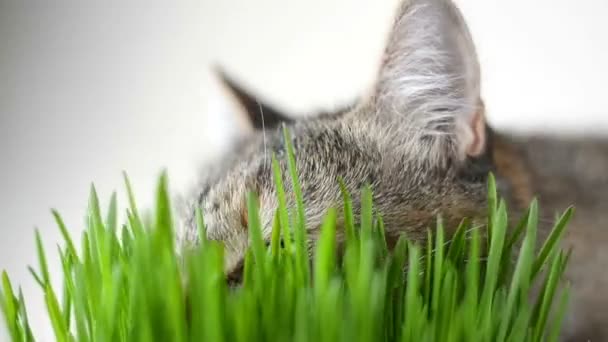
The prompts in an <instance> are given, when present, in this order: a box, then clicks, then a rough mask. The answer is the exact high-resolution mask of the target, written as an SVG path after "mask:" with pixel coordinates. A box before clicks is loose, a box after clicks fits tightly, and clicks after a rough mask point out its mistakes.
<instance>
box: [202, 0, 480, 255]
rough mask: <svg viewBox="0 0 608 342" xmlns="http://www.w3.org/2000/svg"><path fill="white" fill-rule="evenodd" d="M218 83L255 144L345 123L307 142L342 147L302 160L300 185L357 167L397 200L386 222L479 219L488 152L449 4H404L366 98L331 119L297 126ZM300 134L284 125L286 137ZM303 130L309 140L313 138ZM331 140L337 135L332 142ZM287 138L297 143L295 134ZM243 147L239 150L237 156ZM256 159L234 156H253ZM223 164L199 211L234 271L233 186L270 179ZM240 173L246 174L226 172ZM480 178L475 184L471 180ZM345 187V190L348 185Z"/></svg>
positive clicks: (467, 55)
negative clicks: (440, 216)
mask: <svg viewBox="0 0 608 342" xmlns="http://www.w3.org/2000/svg"><path fill="white" fill-rule="evenodd" d="M218 75H219V77H220V79H221V80H223V83H224V85H225V87H226V89H228V90H229V93H230V94H231V97H232V98H233V99H234V100H235V101H233V102H234V103H235V104H237V107H238V108H240V109H241V110H240V112H241V113H244V115H243V117H245V118H247V120H246V121H247V122H249V124H250V127H252V128H253V129H252V132H253V133H252V135H253V136H254V137H256V136H257V137H261V136H262V133H261V132H262V130H270V129H273V128H277V126H278V125H280V124H281V123H283V122H286V123H292V124H293V123H294V121H298V120H318V118H319V115H320V116H323V117H324V120H330V121H332V120H337V121H340V122H342V123H345V124H344V125H342V126H341V127H342V128H336V129H335V130H334V129H333V128H330V129H329V131H326V132H327V133H328V134H324V135H323V134H319V136H318V137H315V139H317V138H318V139H321V138H323V136H326V137H327V136H331V134H334V136H331V139H334V138H340V139H337V140H339V141H341V144H342V145H349V144H350V145H349V147H344V146H341V147H340V146H336V144H337V143H336V144H334V145H331V144H330V143H328V144H326V145H319V146H318V147H316V149H315V150H314V151H309V153H308V155H307V156H305V158H307V159H306V160H303V161H304V163H303V164H305V165H309V166H310V169H300V170H299V171H300V172H304V173H306V172H308V174H307V175H303V176H302V177H300V178H301V179H304V178H305V181H306V184H314V185H315V186H316V187H317V188H318V189H333V188H332V187H331V186H326V185H327V184H331V185H335V183H336V179H335V177H336V176H343V175H338V174H337V173H339V171H336V170H339V169H340V167H339V166H336V167H335V170H334V169H333V168H332V169H331V170H329V168H327V170H324V173H323V172H315V169H316V168H317V165H318V164H325V165H327V164H330V163H331V162H332V161H335V160H337V159H341V160H346V161H350V162H351V164H352V163H355V162H357V163H359V165H357V166H356V168H357V169H358V170H355V171H360V173H361V174H366V175H368V176H369V175H373V174H374V173H376V174H381V175H382V177H385V178H383V179H386V182H385V183H386V184H381V185H383V186H384V187H385V189H384V190H386V191H391V193H390V194H389V196H388V197H390V198H398V201H401V202H400V203H398V204H400V205H401V207H395V208H392V209H391V208H389V209H391V210H392V211H393V212H392V213H383V214H386V216H388V215H393V217H394V218H396V219H395V221H397V220H401V222H402V223H407V224H410V223H412V222H413V220H414V219H416V220H418V221H420V222H418V223H419V224H423V223H428V222H430V221H431V220H432V219H435V218H436V215H437V213H438V212H440V210H443V209H445V210H447V211H448V212H447V213H446V214H447V216H448V217H450V218H456V217H459V215H461V214H463V215H466V214H471V213H472V212H475V213H476V212H477V211H482V206H483V203H485V194H486V193H485V178H484V177H485V176H486V175H487V172H486V171H487V169H486V168H485V166H483V167H480V169H481V171H480V170H478V169H476V168H479V166H480V165H486V164H487V162H486V160H487V159H488V151H489V150H490V149H489V148H488V140H489V139H488V132H487V131H488V130H487V127H486V123H485V119H484V107H483V104H482V101H481V96H480V71H479V64H478V60H477V55H476V52H475V47H474V45H473V41H472V39H471V35H470V33H469V30H468V28H467V26H466V24H465V21H464V18H463V16H462V15H461V13H460V12H459V10H458V9H457V8H456V6H455V5H454V4H453V3H452V2H451V1H449V0H409V1H404V2H403V3H401V4H400V6H399V8H398V11H397V15H396V18H395V21H394V24H393V26H392V31H391V33H390V35H389V37H388V40H387V44H386V48H385V51H384V55H383V58H382V61H381V63H380V67H379V71H378V75H377V80H376V82H375V84H374V85H373V87H371V90H370V91H369V92H368V93H367V94H364V95H363V96H361V97H360V98H359V99H358V100H357V101H354V103H353V104H352V105H349V106H345V107H344V109H342V110H339V111H335V112H331V113H322V114H319V115H317V116H314V115H311V116H306V117H300V118H297V117H295V116H291V115H288V114H285V113H283V112H281V111H280V110H278V109H277V108H276V107H273V106H271V105H268V104H266V103H264V102H263V101H260V100H259V99H257V98H256V97H255V96H254V95H251V94H249V93H248V92H247V91H246V90H244V89H243V88H242V87H240V86H239V85H238V84H237V82H235V81H234V80H233V79H232V78H231V77H229V76H228V75H227V74H226V73H224V72H222V71H221V70H219V72H218ZM301 126H302V125H298V124H295V125H293V127H295V128H297V127H301ZM304 126H305V128H304V129H305V130H308V132H309V133H310V131H311V129H314V127H313V128H310V127H307V126H306V125H304ZM320 126H321V128H320V129H321V130H323V129H327V125H320ZM338 126H339V125H338ZM345 126H348V128H344V127H345ZM323 127H325V128H323ZM349 130H350V131H349ZM365 130H370V133H369V134H370V135H368V136H367V137H370V139H369V140H372V141H373V142H372V143H370V144H369V146H364V145H365V142H358V141H356V137H364V138H366V135H365V134H359V133H357V134H351V133H352V132H355V131H358V132H362V131H365ZM372 133H373V134H372ZM340 134H344V135H345V136H339V137H336V136H335V135H340ZM294 135H295V139H296V140H297V139H298V136H297V132H294ZM350 135H352V136H355V138H352V137H350ZM276 136H277V135H276V134H275V135H269V139H271V140H270V141H268V145H269V148H271V149H272V148H274V147H273V146H274V145H273V144H275V145H277V146H279V149H280V148H281V147H280V145H281V144H282V143H281V142H280V141H278V140H280V139H275V140H277V141H273V140H272V139H273V137H276ZM279 136H280V135H279ZM302 139H304V140H306V139H308V140H309V141H310V140H311V139H312V138H311V136H305V137H302ZM348 139H350V140H348ZM334 140H336V139H334ZM332 141H333V140H332ZM345 141H348V143H345ZM333 142H334V143H335V141H333ZM301 143H303V144H306V143H305V142H301ZM309 145H310V144H309ZM357 145H359V146H357ZM248 147H249V146H247V145H244V146H241V148H243V149H244V150H247V148H248ZM264 147H266V146H264ZM349 148H350V149H351V150H352V151H350V150H348V149H349ZM357 148H359V149H360V153H359V152H358V151H357ZM367 148H369V150H366V149H367ZM391 149H396V150H399V151H400V154H398V155H399V156H403V158H401V159H400V160H395V161H394V162H393V163H392V164H391V161H386V160H384V157H383V155H382V153H383V152H382V151H385V152H387V151H388V152H390V151H391ZM353 151H354V152H353ZM241 152H242V151H241ZM257 152H259V151H257ZM257 152H253V153H249V154H247V153H240V154H237V156H242V157H243V158H248V157H251V156H259V155H260V153H257ZM262 152H264V151H262ZM256 153H257V154H256ZM297 153H298V151H297V150H296V154H297ZM353 153H354V154H353ZM393 155H394V154H393ZM373 158H376V159H377V160H374V159H373ZM354 159H357V161H354ZM480 161H481V162H480ZM389 164H390V165H389ZM232 165H233V166H234V165H236V166H238V167H233V170H232V171H233V172H231V173H230V174H226V175H224V176H223V178H222V179H221V184H220V185H217V186H215V187H214V186H213V185H209V184H207V186H205V187H204V188H203V189H204V191H202V195H201V197H200V198H202V199H201V201H200V203H199V204H201V205H202V206H203V207H204V208H206V209H207V210H208V211H209V217H210V220H209V222H212V225H213V227H212V229H211V230H210V233H211V235H213V238H216V239H221V240H225V241H226V240H229V241H227V245H228V246H229V247H230V248H229V249H230V251H231V252H229V253H228V254H230V258H231V260H232V261H231V263H230V264H231V265H233V266H234V265H238V260H242V255H237V254H238V253H240V252H242V251H244V250H245V248H246V246H247V244H248V235H247V222H246V221H247V220H246V218H247V213H246V206H245V205H244V202H243V199H242V197H243V195H244V190H243V189H242V188H243V187H244V185H243V183H244V182H243V181H242V179H240V178H239V177H241V178H243V177H244V175H247V177H250V178H253V180H252V181H251V183H253V184H254V186H257V187H261V188H264V187H269V186H271V185H269V184H272V173H271V171H269V169H268V168H266V169H264V168H262V167H261V166H260V165H262V163H261V162H258V163H257V164H255V163H253V162H250V160H245V161H240V162H239V161H237V162H234V163H233V164H232ZM332 165H333V164H332ZM300 166H301V165H300ZM243 168H248V169H247V170H248V171H238V172H236V171H235V170H236V169H239V170H244V169H243ZM379 168H380V169H379ZM316 170H317V171H318V169H316ZM328 170H329V171H328ZM332 170H333V171H332ZM387 170H388V171H387ZM249 171H251V172H249ZM325 171H326V172H325ZM334 171H335V172H334ZM347 171H348V170H347ZM347 171H345V172H347ZM460 173H462V174H463V175H462V176H461V175H460ZM471 174H472V175H473V177H470V175H471ZM481 174H484V176H483V177H480V176H479V175H481ZM446 175H447V176H446ZM368 176H360V175H351V177H350V179H351V180H352V181H353V184H355V183H357V182H359V181H361V178H364V177H368ZM322 177H325V178H332V179H321V178H322ZM344 178H345V179H347V181H348V177H344ZM269 180H270V181H269ZM395 182H398V183H395ZM351 187H353V188H354V187H355V185H352V186H351ZM318 189H317V190H318ZM254 190H255V189H254ZM333 190H335V189H333ZM333 190H331V191H333ZM374 191H375V190H374ZM395 191H399V193H395ZM304 192H307V189H304ZM326 192H330V190H328V191H325V190H318V191H317V192H316V193H315V195H314V197H315V201H316V202H315V203H311V205H312V206H314V205H315V204H317V205H316V209H318V210H319V211H320V210H321V209H323V208H320V207H321V206H322V205H325V204H327V203H328V202H330V201H331V199H328V198H329V196H331V195H329V194H327V193H326ZM308 193H310V192H308ZM235 194H238V196H236V195H235ZM320 199H323V200H320ZM263 200H264V201H261V202H262V203H261V204H262V208H263V209H264V208H266V209H267V210H270V209H268V208H271V207H273V203H274V202H272V203H270V202H271V201H273V199H270V198H264V199H263ZM305 200H306V198H305ZM319 203H321V204H319ZM274 204H276V203H274ZM408 208H409V209H408ZM316 209H315V210H316ZM410 209H411V210H410ZM307 210H308V209H307ZM408 210H409V211H408ZM484 212H485V211H484ZM307 215H308V213H307ZM267 216H268V215H267ZM313 216H315V217H317V216H318V215H317V214H316V213H315V214H314V215H313ZM386 216H385V217H386ZM459 218H460V219H461V218H462V216H460V217H459ZM423 221H424V222H423ZM267 223H268V222H263V224H267ZM265 233H268V232H267V231H266V232H265ZM267 235H268V234H267ZM422 235H424V236H426V234H422ZM233 254H234V255H233ZM241 254H242V253H241Z"/></svg>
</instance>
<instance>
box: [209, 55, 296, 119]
mask: <svg viewBox="0 0 608 342" xmlns="http://www.w3.org/2000/svg"><path fill="white" fill-rule="evenodd" d="M212 70H213V73H214V75H215V78H216V80H217V81H218V82H219V84H220V85H221V88H222V90H223V92H224V94H226V95H227V98H228V100H229V102H230V107H231V110H230V111H231V112H234V113H236V115H237V116H239V119H244V121H245V122H246V125H247V126H248V127H249V128H251V129H253V130H262V129H273V128H276V127H278V126H279V125H281V123H284V122H285V123H288V122H291V121H293V119H292V118H291V117H290V116H288V115H286V114H284V113H283V112H281V111H279V110H277V109H276V108H274V107H273V106H272V105H270V104H268V103H266V102H264V101H262V100H260V99H259V98H258V97H257V96H255V95H253V94H252V93H250V92H249V91H248V90H246V89H245V88H243V87H242V86H241V85H239V82H237V81H236V80H235V79H234V78H233V77H231V76H230V75H228V73H227V72H226V71H225V70H224V69H223V68H221V67H219V66H214V67H213V69H212Z"/></svg>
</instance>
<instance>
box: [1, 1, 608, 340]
mask: <svg viewBox="0 0 608 342" xmlns="http://www.w3.org/2000/svg"><path fill="white" fill-rule="evenodd" d="M98 3H99V4H93V3H92V2H80V1H70V2H67V1H55V2H52V3H51V2H42V1H40V2H31V1H18V0H14V1H9V0H0V224H1V228H0V232H1V235H0V236H1V237H0V268H1V269H6V270H8V271H9V273H10V275H11V276H12V278H13V281H14V282H15V283H18V284H22V286H23V289H24V292H25V295H26V297H28V298H31V300H30V306H29V308H28V309H29V312H30V314H31V315H32V316H33V318H34V324H33V325H34V328H35V330H36V332H37V333H38V335H39V337H41V341H51V340H53V338H52V337H51V336H52V335H51V334H50V333H51V330H50V328H49V324H48V321H47V320H46V318H45V312H44V309H43V305H42V301H41V300H42V297H41V295H40V291H39V289H37V288H36V286H35V285H34V282H33V281H32V279H31V277H30V276H29V274H28V273H27V271H26V265H27V264H35V262H36V259H35V249H34V238H33V227H34V226H37V227H39V228H40V230H41V231H42V234H43V236H44V240H45V243H46V247H47V250H50V251H54V250H55V248H54V246H55V243H56V242H58V241H59V239H60V236H59V234H58V231H57V229H56V227H55V225H54V223H53V222H52V220H51V215H50V213H49V208H51V207H54V208H57V209H59V210H60V211H61V212H62V213H63V215H64V218H65V221H66V222H67V224H68V226H69V227H70V229H71V230H72V231H74V232H78V231H79V230H80V229H81V228H82V223H83V215H84V212H85V206H86V200H87V194H88V191H89V185H90V182H95V184H96V185H97V188H98V190H99V193H100V196H101V198H102V200H104V203H107V199H108V198H109V195H110V193H111V191H112V190H114V189H116V190H120V191H122V190H123V188H122V182H121V171H122V170H126V171H128V173H129V175H130V177H131V179H132V181H133V183H134V185H135V187H136V190H137V194H138V197H139V198H140V202H141V204H142V205H143V206H146V205H149V204H150V200H151V195H152V190H153V186H154V184H155V181H156V177H157V175H158V173H159V171H160V170H161V168H163V167H167V168H168V170H169V174H170V177H171V183H172V185H173V186H174V189H175V190H180V189H182V188H183V187H184V186H185V185H187V184H188V182H189V181H190V180H191V179H192V178H193V177H194V175H195V171H196V166H197V165H198V163H199V162H200V161H202V160H204V159H205V158H206V156H209V155H212V154H217V153H220V152H218V151H220V150H219V148H220V147H221V146H222V145H223V143H224V142H225V141H227V139H229V136H230V135H229V133H230V132H234V128H233V126H231V125H230V124H229V123H228V122H227V121H222V118H221V117H219V116H218V115H215V116H214V115H213V113H212V112H207V111H206V108H208V105H210V104H211V103H212V101H214V100H215V99H214V98H212V97H211V95H210V94H212V92H211V89H210V84H211V83H210V78H209V74H208V69H207V68H208V66H209V65H210V64H211V63H212V62H219V63H221V64H222V65H224V66H225V67H226V68H228V69H229V70H230V71H231V72H232V73H233V74H234V75H236V76H238V77H239V78H240V79H242V80H243V81H244V83H245V84H247V85H248V86H250V87H252V88H254V89H256V90H257V92H258V93H259V94H260V95H263V96H265V97H267V98H269V99H270V100H273V101H274V102H276V103H277V104H279V105H282V106H283V107H284V108H286V109H289V110H293V111H295V112H298V113H300V112H305V111H307V110H310V109H315V108H320V107H332V106H334V105H339V104H340V103H342V102H343V101H347V100H349V99H350V98H351V97H353V96H355V95H357V94H358V92H359V91H361V90H363V89H364V88H365V87H367V86H368V85H369V83H370V82H371V81H372V78H373V76H374V72H375V68H376V66H377V64H378V59H379V57H380V52H381V49H382V47H383V44H384V40H385V35H386V33H387V31H388V28H389V26H390V21H391V19H392V16H393V10H394V9H395V5H396V4H397V0H390V1H376V0H373V1H372V0H358V1H354V0H306V1H303V0H301V1H295V0H294V1H281V0H255V1H251V0H222V1H198V2H196V1H192V2H185V1H183V2H164V3H162V4H160V3H152V2H147V3H145V5H144V3H143V2H142V3H140V4H138V5H135V4H133V3H132V2H129V4H127V3H125V2H119V1H114V2H113V3H111V2H104V4H103V5H102V4H101V2H98ZM458 3H459V4H460V5H461V8H462V10H463V12H464V15H465V17H466V18H467V19H468V21H469V25H470V26H471V30H472V31H473V36H474V39H475V40H476V42H477V46H478V53H479V55H480V59H481V64H482V70H483V87H484V90H483V91H484V95H485V100H486V104H487V107H488V111H489V113H488V115H489V120H490V121H491V122H492V123H494V124H495V125H496V126H498V127H503V128H513V129H518V130H554V131H563V132H582V131H584V130H588V129H591V130H594V131H596V132H599V133H602V132H605V131H606V129H607V128H608V116H607V115H605V112H606V110H605V109H606V108H608V96H607V95H606V94H604V93H605V89H606V87H605V82H606V80H607V79H608V39H607V38H606V36H605V32H608V22H607V21H605V20H603V19H604V18H606V16H608V3H606V2H605V1H603V0H580V1H576V2H574V1H567V0H553V1H550V0H535V1H529V0H510V1H500V0H483V1H482V0H460V1H459V2H458ZM121 195H122V192H121ZM120 199H123V200H122V201H121V204H123V205H124V203H125V201H124V197H122V196H121V197H120ZM53 257H54V254H53ZM57 269H58V268H57V265H53V270H57ZM55 279H58V277H55ZM1 329H3V328H0V340H1V339H3V337H4V336H3V335H2V333H3V331H2V330H1Z"/></svg>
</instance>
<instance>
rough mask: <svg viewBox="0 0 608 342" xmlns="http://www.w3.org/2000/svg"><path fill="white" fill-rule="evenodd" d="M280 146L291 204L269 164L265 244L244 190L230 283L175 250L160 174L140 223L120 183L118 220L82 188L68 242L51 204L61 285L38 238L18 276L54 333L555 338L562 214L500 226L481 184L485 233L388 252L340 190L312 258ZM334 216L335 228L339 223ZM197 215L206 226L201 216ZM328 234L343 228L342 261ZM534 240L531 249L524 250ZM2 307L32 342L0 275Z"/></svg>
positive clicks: (208, 263) (100, 336) (20, 337)
mask: <svg viewBox="0 0 608 342" xmlns="http://www.w3.org/2000/svg"><path fill="white" fill-rule="evenodd" d="M286 134H287V133H286ZM286 141H290V140H289V139H286ZM288 151H289V154H288V156H289V157H290V158H289V163H288V172H289V173H290V174H291V176H292V180H293V182H294V184H293V185H294V186H293V187H292V188H293V189H294V190H295V191H294V194H291V195H293V196H295V201H288V195H290V194H286V193H285V192H284V191H283V189H284V186H283V184H282V183H281V179H282V178H281V172H282V171H283V170H280V168H279V166H278V163H277V162H276V160H274V163H273V165H274V171H275V181H276V182H277V188H278V189H279V204H280V205H279V209H278V211H277V216H276V219H275V221H274V222H275V224H274V227H273V229H274V230H273V234H272V240H271V241H270V243H269V244H267V243H266V242H265V241H263V239H262V235H261V232H260V221H259V217H258V215H257V213H258V210H257V206H258V203H257V202H256V197H255V196H251V195H250V196H248V201H247V205H248V208H249V210H248V213H249V216H250V217H249V220H248V222H249V225H250V226H249V232H250V249H249V250H248V252H247V256H246V260H245V270H244V282H243V285H242V286H241V287H238V288H228V287H227V286H226V283H225V281H224V279H225V278H224V273H223V254H224V250H223V246H222V244H221V243H219V242H217V241H209V240H206V239H202V241H201V246H200V248H196V249H192V250H188V251H185V252H184V253H183V254H179V253H176V250H177V249H178V248H177V246H176V245H175V239H174V233H175V232H174V229H175V227H174V223H173V222H174V220H173V218H172V209H171V204H170V201H169V195H168V194H169V191H168V188H167V177H166V176H165V175H163V176H162V177H161V178H160V181H159V184H158V191H157V198H156V208H155V216H153V218H151V219H150V220H144V218H142V216H141V215H140V214H139V211H138V209H137V207H136V204H135V200H134V198H133V194H132V191H131V188H130V186H129V183H128V181H127V182H126V188H127V192H128V195H129V200H130V205H129V208H128V209H127V216H126V217H127V220H126V223H125V224H124V225H119V224H118V222H117V212H118V206H117V202H116V197H115V196H113V197H112V200H111V201H110V207H109V209H108V210H107V211H106V212H105V215H102V210H101V209H100V206H99V200H98V197H97V194H96V193H95V190H94V189H92V191H91V196H90V201H89V203H90V206H89V210H88V214H87V218H88V225H87V227H86V230H85V231H84V233H83V235H82V238H81V240H80V248H79V250H77V248H76V241H75V240H74V239H73V237H71V236H70V234H69V233H68V230H67V229H66V227H65V225H64V223H63V221H62V220H61V217H60V215H59V214H58V213H56V212H53V215H54V216H55V219H56V221H57V224H58V226H59V228H60V230H61V233H62V235H63V237H64V240H65V241H64V243H63V246H61V247H60V248H59V255H60V258H61V265H62V266H63V267H62V269H63V279H62V284H63V287H62V288H61V289H56V288H53V286H52V285H51V279H50V274H49V272H48V267H47V260H46V256H45V255H46V254H45V250H44V247H43V245H42V243H41V239H40V236H39V234H38V233H36V241H37V246H38V255H39V265H38V267H37V268H36V269H34V268H30V271H31V272H32V274H33V276H34V278H35V280H36V281H37V282H38V283H39V284H40V289H41V290H42V291H43V292H44V296H45V301H46V308H47V310H48V317H49V318H50V322H51V324H52V327H53V329H54V332H55V336H56V339H57V341H201V340H204V341H262V340H265V341H292V340H293V341H332V342H333V341H349V342H351V341H517V342H519V341H541V340H542V341H544V340H550V341H554V340H556V339H557V336H558V335H559V331H560V322H561V317H563V314H564V313H565V310H566V302H567V298H568V297H567V293H568V291H567V289H566V290H564V291H562V290H561V288H559V287H558V286H557V283H558V281H559V279H560V277H561V275H562V273H563V271H564V268H565V267H566V263H567V259H568V257H567V254H565V253H564V252H563V251H561V250H560V249H559V247H558V246H559V244H558V243H559V241H560V238H561V235H562V234H563V231H564V228H565V226H566V223H567V221H568V220H569V218H570V216H571V214H572V210H568V211H566V212H565V213H564V214H563V215H562V216H561V218H559V219H558V220H557V222H556V224H555V228H554V229H553V231H552V233H551V235H550V236H549V237H548V239H547V240H546V241H545V243H544V244H538V242H537V241H536V240H537V220H538V205H537V203H536V202H533V203H531V205H530V208H529V210H528V213H527V215H526V216H525V217H523V218H522V219H521V221H520V222H519V223H518V224H517V225H515V226H513V227H509V226H508V218H507V209H506V205H505V203H504V202H503V201H502V200H500V199H498V197H497V195H496V189H495V185H494V181H493V178H490V182H489V188H488V191H489V195H490V196H489V203H488V204H489V206H488V207H489V209H488V210H489V217H488V222H487V228H486V227H484V228H479V227H473V226H472V225H471V223H470V222H469V221H467V220H463V222H462V224H461V225H460V226H459V227H457V230H456V233H455V234H453V235H449V236H448V235H447V233H446V232H448V231H454V230H453V229H452V228H456V227H443V225H442V224H441V220H439V221H438V224H437V227H434V228H433V229H431V230H429V239H428V242H427V243H426V244H425V245H424V246H419V245H416V244H414V243H412V242H411V241H408V240H407V236H402V237H401V238H400V239H399V241H398V243H397V245H396V247H395V248H394V249H393V250H391V251H389V249H388V248H387V245H386V243H385V239H384V230H383V223H382V217H381V216H379V215H377V214H376V213H375V212H374V210H373V203H372V196H371V190H370V189H369V188H367V187H366V188H364V189H363V190H362V191H361V203H362V211H361V216H360V218H359V219H358V220H356V218H355V217H354V215H353V212H352V200H351V198H350V195H349V194H348V193H347V192H346V191H343V196H344V203H345V204H344V207H343V208H330V209H329V210H328V213H327V215H326V217H325V221H324V223H323V227H322V232H321V235H320V239H319V241H318V244H317V245H316V247H315V249H316V253H315V254H314V256H313V258H312V261H311V262H310V260H309V257H308V253H307V249H306V248H307V242H306V241H307V237H306V229H305V227H306V222H305V217H304V214H303V213H304V206H305V205H306V203H305V202H304V201H303V200H302V194H301V190H300V188H299V186H298V181H297V178H296V177H294V176H295V162H294V159H293V152H292V149H291V146H288ZM125 179H126V177H125ZM343 190H344V188H343ZM292 202H293V203H296V207H295V208H288V207H287V204H286V203H292ZM341 215H344V220H343V221H344V222H345V224H344V227H340V228H338V227H337V226H336V221H337V220H338V218H340V217H341ZM197 222H198V225H199V229H200V231H201V233H202V234H204V230H205V227H204V218H203V217H202V215H200V213H198V215H197ZM356 222H360V224H356ZM448 228H450V229H448ZM337 229H344V230H345V232H344V236H345V240H346V242H345V247H344V249H343V257H342V258H339V257H338V252H337V250H338V248H337V241H336V230H337ZM482 230H483V231H482ZM431 232H432V234H431ZM486 232H487V234H486ZM281 242H282V243H281ZM537 244H538V245H540V246H542V248H540V249H537V248H535V246H537ZM486 247H487V248H486ZM185 280H187V281H185ZM533 286H538V287H539V289H540V296H538V299H536V300H535V301H530V300H528V299H527V298H529V293H530V291H531V290H530V289H531V288H532V287H533ZM558 289H560V290H559V291H558ZM184 298H188V300H185V299H184ZM0 304H1V308H2V312H3V314H4V318H5V321H6V325H7V327H8V330H9V333H10V337H11V338H12V340H13V341H33V340H34V337H33V334H32V329H31V327H30V324H29V322H28V316H27V312H26V309H25V301H24V298H23V295H22V294H21V291H20V290H15V287H14V286H13V285H12V284H11V282H10V280H9V277H8V275H7V274H6V272H4V273H3V274H2V286H1V290H0Z"/></svg>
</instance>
